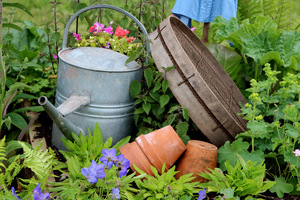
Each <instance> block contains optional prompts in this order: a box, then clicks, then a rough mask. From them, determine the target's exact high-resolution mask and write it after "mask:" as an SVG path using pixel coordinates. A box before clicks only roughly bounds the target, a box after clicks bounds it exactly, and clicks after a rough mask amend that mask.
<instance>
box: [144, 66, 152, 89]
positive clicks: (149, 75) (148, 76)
mask: <svg viewBox="0 0 300 200" xmlns="http://www.w3.org/2000/svg"><path fill="white" fill-rule="evenodd" d="M144 76H145V79H146V83H147V86H148V88H150V87H151V85H152V82H153V72H152V70H151V69H150V68H147V69H145V71H144Z"/></svg>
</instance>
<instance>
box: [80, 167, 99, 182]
mask: <svg viewBox="0 0 300 200" xmlns="http://www.w3.org/2000/svg"><path fill="white" fill-rule="evenodd" d="M81 174H82V175H83V176H84V177H85V178H86V179H87V180H88V181H89V183H91V184H93V183H97V182H98V179H97V178H96V175H95V174H94V171H90V170H89V168H86V167H84V168H82V169H81Z"/></svg>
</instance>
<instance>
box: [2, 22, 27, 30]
mask: <svg viewBox="0 0 300 200" xmlns="http://www.w3.org/2000/svg"><path fill="white" fill-rule="evenodd" d="M2 26H3V28H13V29H16V30H18V31H22V30H23V29H22V28H21V27H20V26H18V25H15V24H12V23H3V24H2Z"/></svg>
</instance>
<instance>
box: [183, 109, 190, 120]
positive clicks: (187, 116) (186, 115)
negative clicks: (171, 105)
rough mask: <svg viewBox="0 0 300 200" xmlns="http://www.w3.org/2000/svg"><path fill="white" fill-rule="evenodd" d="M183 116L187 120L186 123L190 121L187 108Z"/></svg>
mask: <svg viewBox="0 0 300 200" xmlns="http://www.w3.org/2000/svg"><path fill="white" fill-rule="evenodd" d="M182 115H183V118H184V119H185V121H187V122H188V121H189V111H188V110H187V109H186V108H183V109H182Z"/></svg>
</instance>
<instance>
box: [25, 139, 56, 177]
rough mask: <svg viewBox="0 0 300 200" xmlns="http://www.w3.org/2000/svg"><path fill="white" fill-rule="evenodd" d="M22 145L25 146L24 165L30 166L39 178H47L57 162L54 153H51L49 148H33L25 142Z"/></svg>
mask: <svg viewBox="0 0 300 200" xmlns="http://www.w3.org/2000/svg"><path fill="white" fill-rule="evenodd" d="M20 143H21V142H20ZM21 145H22V147H23V150H24V156H25V159H24V165H25V166H26V167H28V168H30V169H31V170H32V171H33V172H34V173H35V175H36V176H37V177H38V179H39V180H41V181H45V180H47V179H48V177H49V175H50V172H51V171H52V166H53V164H54V162H55V161H54V157H53V155H51V154H49V153H48V150H46V151H44V152H43V151H41V150H40V148H36V149H33V150H32V149H30V148H29V147H28V146H27V145H25V144H23V143H21ZM40 146H41V145H39V147H40Z"/></svg>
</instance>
